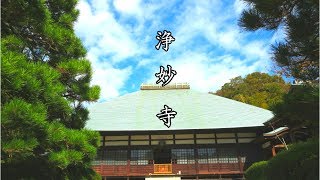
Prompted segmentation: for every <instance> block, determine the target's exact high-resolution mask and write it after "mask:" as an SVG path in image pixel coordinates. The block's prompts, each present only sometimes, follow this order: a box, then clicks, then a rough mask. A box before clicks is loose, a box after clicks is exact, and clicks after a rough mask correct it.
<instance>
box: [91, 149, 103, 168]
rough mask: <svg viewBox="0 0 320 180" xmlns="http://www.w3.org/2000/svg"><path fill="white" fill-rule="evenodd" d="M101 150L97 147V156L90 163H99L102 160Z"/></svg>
mask: <svg viewBox="0 0 320 180" xmlns="http://www.w3.org/2000/svg"><path fill="white" fill-rule="evenodd" d="M102 155H103V151H102V150H101V149H98V151H97V156H96V157H95V159H94V160H93V161H92V165H99V164H100V163H102V161H103V156H102Z"/></svg>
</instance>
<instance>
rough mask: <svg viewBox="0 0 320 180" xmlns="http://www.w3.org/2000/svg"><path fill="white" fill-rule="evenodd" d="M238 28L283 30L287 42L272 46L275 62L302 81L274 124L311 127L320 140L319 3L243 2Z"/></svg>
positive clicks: (287, 0) (311, 0)
mask: <svg viewBox="0 0 320 180" xmlns="http://www.w3.org/2000/svg"><path fill="white" fill-rule="evenodd" d="M244 1H245V2H246V3H248V5H249V8H248V9H247V10H244V11H243V12H242V15H241V18H240V19H239V25H240V26H241V27H243V28H244V29H245V30H249V31H255V30H258V29H267V30H275V29H277V28H279V27H280V26H282V27H283V28H284V30H285V35H286V37H285V41H284V42H280V43H276V44H274V45H272V50H273V60H275V62H276V63H277V64H278V65H279V67H281V68H282V70H283V71H282V72H284V73H285V74H286V75H288V76H291V77H294V78H295V79H298V80H302V81H303V82H304V83H303V85H297V86H292V87H291V89H290V91H289V92H288V94H286V95H285V96H284V99H283V103H281V104H278V105H277V106H275V107H274V108H273V109H272V110H273V112H274V113H275V116H276V117H275V118H274V120H273V122H277V123H276V124H278V125H288V126H290V127H292V128H299V127H302V126H307V127H309V130H310V131H311V134H312V135H314V136H318V133H317V132H318V127H319V122H318V119H319V86H318V83H317V82H318V81H319V1H317V0H303V1H300V0H284V1H279V0H266V1H256V0H244Z"/></svg>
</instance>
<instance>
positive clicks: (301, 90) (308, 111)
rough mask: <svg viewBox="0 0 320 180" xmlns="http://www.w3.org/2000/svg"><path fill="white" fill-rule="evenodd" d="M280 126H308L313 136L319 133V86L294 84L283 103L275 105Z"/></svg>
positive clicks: (274, 110)
mask: <svg viewBox="0 0 320 180" xmlns="http://www.w3.org/2000/svg"><path fill="white" fill-rule="evenodd" d="M272 110H273V112H274V113H275V116H276V118H275V119H274V121H275V122H277V125H278V126H283V125H287V126H289V127H292V128H297V127H300V128H301V127H307V129H308V131H309V134H310V135H311V136H318V133H319V86H318V85H293V86H292V87H291V89H290V91H289V92H288V94H286V95H285V96H284V101H283V103H280V104H278V105H276V106H275V107H273V109H272Z"/></svg>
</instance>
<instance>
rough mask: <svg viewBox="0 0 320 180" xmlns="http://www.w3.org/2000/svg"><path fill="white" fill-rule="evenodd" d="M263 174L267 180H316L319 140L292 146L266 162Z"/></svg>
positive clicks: (317, 176) (317, 174)
mask: <svg viewBox="0 0 320 180" xmlns="http://www.w3.org/2000/svg"><path fill="white" fill-rule="evenodd" d="M265 172H266V175H267V179H268V180H274V179H277V180H299V179H308V180H318V179H319V140H318V139H310V140H309V141H307V142H301V143H297V144H292V145H291V146H289V150H287V151H281V152H280V153H278V154H277V155H276V156H275V157H274V158H272V159H270V160H269V161H268V166H267V168H266V170H265Z"/></svg>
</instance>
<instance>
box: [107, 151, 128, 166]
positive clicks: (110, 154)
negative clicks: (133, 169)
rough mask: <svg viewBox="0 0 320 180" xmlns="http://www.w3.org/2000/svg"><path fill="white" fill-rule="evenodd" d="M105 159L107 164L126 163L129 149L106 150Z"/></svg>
mask: <svg viewBox="0 0 320 180" xmlns="http://www.w3.org/2000/svg"><path fill="white" fill-rule="evenodd" d="M104 161H105V163H106V164H107V165H126V164H127V150H106V151H105V157H104Z"/></svg>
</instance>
